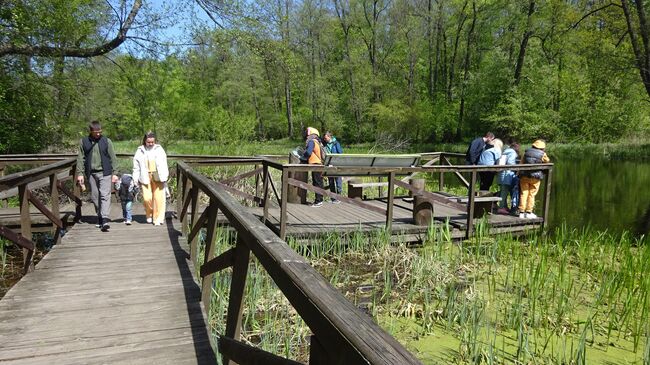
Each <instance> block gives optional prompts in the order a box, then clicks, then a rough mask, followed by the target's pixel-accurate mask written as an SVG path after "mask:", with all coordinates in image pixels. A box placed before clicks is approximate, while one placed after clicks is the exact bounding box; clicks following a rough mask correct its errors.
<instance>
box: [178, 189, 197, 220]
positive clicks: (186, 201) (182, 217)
mask: <svg viewBox="0 0 650 365" xmlns="http://www.w3.org/2000/svg"><path fill="white" fill-rule="evenodd" d="M188 188H189V191H188V192H187V193H186V194H184V195H185V196H184V198H183V199H184V200H183V207H182V208H181V211H180V215H179V218H180V220H181V222H184V221H185V215H186V214H187V208H188V207H189V206H190V203H191V202H192V197H193V196H194V194H192V187H191V186H189V187H188Z"/></svg>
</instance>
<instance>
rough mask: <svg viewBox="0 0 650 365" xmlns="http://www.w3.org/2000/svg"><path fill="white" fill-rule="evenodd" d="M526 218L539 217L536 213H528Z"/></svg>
mask: <svg viewBox="0 0 650 365" xmlns="http://www.w3.org/2000/svg"><path fill="white" fill-rule="evenodd" d="M526 218H528V219H535V218H537V215H536V214H535V213H526Z"/></svg>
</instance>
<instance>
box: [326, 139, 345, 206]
mask: <svg viewBox="0 0 650 365" xmlns="http://www.w3.org/2000/svg"><path fill="white" fill-rule="evenodd" d="M323 142H325V149H326V150H327V153H328V154H329V153H343V148H341V144H340V143H339V141H337V140H336V137H334V136H333V135H332V132H326V133H325V135H324V136H323ZM328 180H329V188H330V191H331V192H332V193H337V194H339V195H340V194H341V192H342V191H343V179H342V178H341V177H340V176H339V177H329V178H328ZM340 202H341V201H340V200H337V199H332V204H338V203H340Z"/></svg>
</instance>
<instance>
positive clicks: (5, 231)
mask: <svg viewBox="0 0 650 365" xmlns="http://www.w3.org/2000/svg"><path fill="white" fill-rule="evenodd" d="M0 236H2V237H4V238H6V239H8V240H9V241H11V242H13V243H15V244H17V245H18V246H20V247H22V248H24V249H26V250H29V251H34V247H35V246H34V242H32V241H31V240H28V239H27V238H25V237H23V236H21V235H19V234H17V233H16V232H14V231H12V230H11V229H9V228H7V227H5V226H3V225H0Z"/></svg>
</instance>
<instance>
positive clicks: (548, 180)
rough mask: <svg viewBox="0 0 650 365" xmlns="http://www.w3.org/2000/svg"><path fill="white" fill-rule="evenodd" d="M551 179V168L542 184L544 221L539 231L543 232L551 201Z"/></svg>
mask: <svg viewBox="0 0 650 365" xmlns="http://www.w3.org/2000/svg"><path fill="white" fill-rule="evenodd" d="M552 177H553V168H552V167H550V168H549V169H548V173H547V174H546V182H545V184H544V205H543V218H544V221H543V222H542V224H541V227H540V228H541V230H542V231H543V230H544V228H545V227H546V226H547V220H548V211H549V207H550V205H551V204H550V201H551V178H552Z"/></svg>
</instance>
